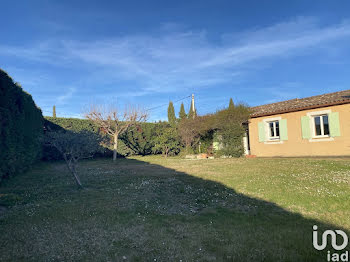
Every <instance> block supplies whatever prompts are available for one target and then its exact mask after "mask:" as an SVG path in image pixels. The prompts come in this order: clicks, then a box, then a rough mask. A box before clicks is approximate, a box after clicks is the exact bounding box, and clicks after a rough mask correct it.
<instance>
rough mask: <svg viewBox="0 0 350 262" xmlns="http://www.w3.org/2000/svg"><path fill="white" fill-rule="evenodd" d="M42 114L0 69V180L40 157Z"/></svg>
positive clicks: (24, 168) (19, 87)
mask: <svg viewBox="0 0 350 262" xmlns="http://www.w3.org/2000/svg"><path fill="white" fill-rule="evenodd" d="M42 134H43V116H42V113H41V110H40V109H39V108H38V107H37V106H36V105H35V103H34V101H33V99H32V97H31V95H29V94H28V93H26V92H25V91H23V89H22V88H21V86H20V85H19V84H18V83H14V82H13V80H12V78H11V77H10V76H9V75H8V74H7V73H6V72H4V71H2V70H1V69H0V182H1V181H2V180H3V179H4V178H7V177H10V176H12V175H14V174H16V173H20V172H23V171H25V170H26V169H28V168H29V167H30V166H31V165H32V164H33V163H34V162H35V161H36V160H38V159H39V158H40V157H41V152H42V150H41V137H42Z"/></svg>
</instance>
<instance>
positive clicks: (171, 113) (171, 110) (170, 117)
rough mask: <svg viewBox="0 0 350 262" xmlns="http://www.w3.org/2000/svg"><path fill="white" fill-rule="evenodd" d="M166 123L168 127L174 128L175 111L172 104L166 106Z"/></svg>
mask: <svg viewBox="0 0 350 262" xmlns="http://www.w3.org/2000/svg"><path fill="white" fill-rule="evenodd" d="M168 122H169V124H170V125H172V126H174V125H176V116H175V109H174V105H173V102H171V101H170V102H169V106H168Z"/></svg>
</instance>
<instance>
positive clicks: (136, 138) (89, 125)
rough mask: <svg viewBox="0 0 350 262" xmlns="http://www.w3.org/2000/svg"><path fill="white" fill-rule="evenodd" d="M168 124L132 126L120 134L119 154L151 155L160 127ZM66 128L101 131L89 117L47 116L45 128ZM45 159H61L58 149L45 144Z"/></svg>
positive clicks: (75, 130) (107, 153)
mask: <svg viewBox="0 0 350 262" xmlns="http://www.w3.org/2000/svg"><path fill="white" fill-rule="evenodd" d="M165 126H167V124H166V123H165V122H164V123H163V122H158V123H139V124H137V125H136V126H133V127H131V128H130V129H129V130H128V131H127V132H126V133H124V134H122V135H121V136H120V139H119V141H118V154H119V155H120V156H128V155H149V154H152V153H153V147H154V141H155V136H156V132H157V130H158V129H161V128H164V127H165ZM59 129H65V130H70V131H74V132H79V131H82V130H85V131H89V132H93V133H99V134H100V135H101V136H103V134H101V133H100V131H99V128H98V126H97V125H96V124H94V122H92V121H91V120H87V119H78V118H61V117H45V130H59ZM106 149H107V150H106V152H105V154H104V156H107V155H108V156H109V155H110V154H111V151H110V150H112V144H111V145H109V147H108V146H106ZM43 159H44V160H56V159H61V156H60V154H59V153H58V152H57V151H56V149H54V148H52V147H48V146H44V156H43Z"/></svg>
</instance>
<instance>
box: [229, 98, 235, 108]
mask: <svg viewBox="0 0 350 262" xmlns="http://www.w3.org/2000/svg"><path fill="white" fill-rule="evenodd" d="M234 107H235V104H234V103H233V100H232V98H230V103H229V105H228V108H229V109H231V108H234Z"/></svg>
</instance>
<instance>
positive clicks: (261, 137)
mask: <svg viewBox="0 0 350 262" xmlns="http://www.w3.org/2000/svg"><path fill="white" fill-rule="evenodd" d="M258 129H259V142H264V141H265V124H264V122H259V123H258Z"/></svg>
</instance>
